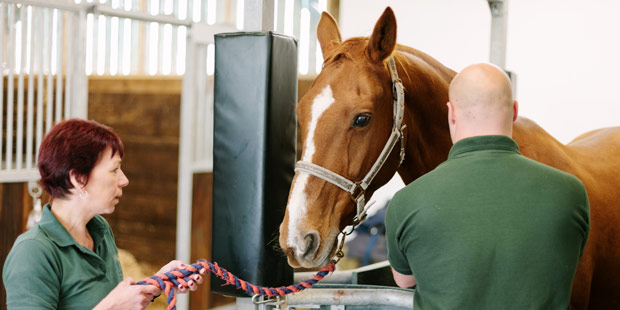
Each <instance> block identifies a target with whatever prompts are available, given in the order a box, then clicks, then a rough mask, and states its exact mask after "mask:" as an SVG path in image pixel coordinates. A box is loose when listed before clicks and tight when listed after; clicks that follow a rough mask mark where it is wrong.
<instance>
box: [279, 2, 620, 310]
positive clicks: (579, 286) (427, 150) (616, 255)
mask: <svg viewBox="0 0 620 310" xmlns="http://www.w3.org/2000/svg"><path fill="white" fill-rule="evenodd" d="M317 32H318V37H319V41H320V43H321V47H322V50H323V54H324V58H325V63H324V69H323V71H322V72H321V74H320V75H319V76H318V77H317V79H316V80H315V83H314V84H313V86H312V88H311V89H310V91H309V92H308V94H307V95H306V96H304V98H302V100H300V103H299V106H298V109H297V114H298V119H299V122H300V128H301V135H302V139H303V140H305V141H304V149H303V151H302V156H305V157H306V158H305V159H304V160H307V161H311V162H313V163H315V164H318V165H321V166H323V167H325V168H327V169H330V170H332V171H334V172H336V173H338V174H340V175H342V176H345V177H347V178H350V179H352V180H359V179H360V178H361V177H363V175H364V174H365V173H366V172H367V171H368V170H369V169H370V166H372V164H373V163H374V161H375V160H376V158H377V157H378V156H379V152H380V151H381V148H382V147H383V145H384V143H385V141H386V140H387V137H388V136H389V133H390V128H391V127H390V126H391V122H392V118H391V117H392V94H391V81H390V77H389V73H388V71H387V67H386V65H385V60H386V59H387V58H388V57H389V56H392V57H394V59H395V61H396V64H397V70H398V73H399V75H400V78H401V79H402V83H403V85H404V88H405V100H406V102H405V116H404V120H403V123H404V124H406V125H407V129H406V132H405V136H406V139H405V140H406V142H405V150H406V152H405V160H404V162H403V163H402V165H401V166H400V167H398V152H396V151H393V152H392V154H391V155H390V157H389V158H388V161H387V162H386V164H385V165H384V167H383V169H382V170H381V171H380V173H379V174H378V175H377V177H376V178H375V181H374V182H373V183H372V184H371V186H370V187H369V189H368V191H367V194H368V195H372V193H373V192H374V191H375V190H376V189H377V188H379V187H380V186H382V185H383V184H385V183H386V182H387V181H388V180H389V179H390V177H391V176H392V175H393V174H394V172H396V171H398V173H399V174H400V176H401V177H402V179H403V181H404V182H405V183H407V184H408V183H410V182H412V181H413V180H415V179H417V178H418V177H420V176H421V175H423V174H425V173H427V172H429V171H431V170H432V169H434V168H435V167H436V166H437V165H438V164H440V163H441V162H443V161H445V160H446V158H447V156H448V152H449V150H450V147H451V146H452V142H451V140H450V133H449V129H448V122H447V108H446V102H447V101H448V86H449V83H450V81H451V80H452V78H453V77H454V75H455V72H454V71H452V70H450V69H448V68H446V67H444V66H443V65H442V64H440V63H439V62H438V61H436V60H435V59H433V58H432V57H430V56H428V55H426V54H424V53H422V52H420V51H418V50H416V49H413V48H409V47H406V46H402V45H396V21H395V18H394V15H393V12H392V11H391V9H389V8H388V9H386V12H385V13H384V14H383V15H382V16H381V18H380V19H379V21H378V22H377V25H376V26H375V29H374V31H373V34H372V36H371V37H370V38H353V39H349V40H347V41H345V42H342V41H341V39H340V34H339V31H338V28H337V25H336V24H335V22H334V20H333V19H332V18H331V16H329V15H328V14H324V15H323V17H322V19H321V22H320V23H319V28H318V30H317ZM327 90H329V91H327ZM327 95H331V97H330V98H331V99H330V100H331V101H329V100H328V101H327V102H329V104H327V105H325V106H327V108H325V109H324V110H323V111H322V114H317V113H316V111H317V110H316V108H315V107H316V106H317V105H318V104H319V103H320V101H321V100H319V98H323V97H325V96H327ZM322 102H325V101H322ZM313 113H314V114H313ZM360 114H367V115H371V117H372V122H371V124H370V125H368V126H366V127H363V128H357V127H356V126H351V121H349V120H350V119H352V120H355V117H356V116H359V115H360ZM558 114H561V113H558ZM313 115H314V116H313ZM312 122H314V123H313V124H312ZM513 138H514V139H515V140H516V141H517V143H518V144H519V147H520V150H521V153H522V154H523V155H525V156H527V157H529V158H532V159H534V160H537V161H540V162H542V163H545V164H547V165H550V166H553V167H556V168H558V169H561V170H563V171H566V172H568V173H571V174H573V175H575V176H577V177H578V178H579V179H581V180H582V181H583V183H584V184H585V186H586V189H587V191H588V195H589V199H590V209H591V227H590V236H589V240H588V243H587V245H586V249H585V251H584V254H583V257H582V259H581V261H580V264H579V267H578V270H577V274H576V277H575V281H574V285H573V300H572V306H573V308H576V309H620V280H619V279H620V196H619V195H618V193H620V127H614V128H606V129H599V130H595V131H592V132H589V133H586V134H584V135H582V136H580V137H578V138H577V139H575V140H574V141H572V142H571V143H569V144H567V145H563V144H561V143H560V142H558V141H557V140H555V139H554V138H553V137H552V136H550V135H549V134H548V133H547V132H545V131H544V130H543V129H542V128H541V127H539V126H538V125H536V124H535V123H534V122H532V121H530V120H528V119H525V118H521V117H520V118H519V119H518V120H517V121H516V122H515V124H514V134H513ZM308 141H310V144H309V142H308ZM371 142H372V143H371ZM397 148H398V147H397ZM309 149H311V151H310V150H309ZM302 178H306V179H304V181H303V182H300V180H301V179H302ZM523 194H524V195H527V193H523ZM300 195H301V196H300ZM299 197H302V198H299ZM300 201H301V202H300ZM293 208H297V209H296V211H293V210H292V209H293ZM300 208H301V209H300ZM354 209H355V206H354V204H353V202H352V201H351V199H350V197H349V195H348V194H347V193H346V192H344V191H342V190H341V189H339V188H337V187H335V186H333V185H331V184H329V183H326V182H325V181H323V180H320V179H316V178H308V176H303V175H301V174H300V173H298V174H296V175H295V178H294V181H293V185H292V187H291V194H290V196H289V205H288V206H287V212H286V215H285V218H284V221H283V223H282V225H281V228H280V245H281V247H282V249H283V250H284V252H285V254H286V255H287V256H288V258H289V263H290V264H291V265H293V266H304V267H315V266H319V265H322V264H324V263H325V262H326V259H329V257H331V255H333V253H334V251H335V244H336V236H337V234H338V232H339V231H340V230H341V229H343V228H344V227H345V226H346V225H347V224H348V223H350V221H351V218H352V217H353V215H354ZM300 210H301V211H300ZM293 213H296V214H297V215H293ZM300 217H301V218H303V220H299V218H300ZM294 218H298V220H297V221H296V222H295V221H294V220H293V219H294ZM325 219H327V220H325ZM293 230H294V234H293V232H292V231H293ZM464 285H466V283H464Z"/></svg>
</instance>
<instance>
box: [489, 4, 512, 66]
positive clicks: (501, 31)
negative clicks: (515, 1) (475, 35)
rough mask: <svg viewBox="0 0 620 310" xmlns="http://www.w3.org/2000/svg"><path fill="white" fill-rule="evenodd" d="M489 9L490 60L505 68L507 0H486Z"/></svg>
mask: <svg viewBox="0 0 620 310" xmlns="http://www.w3.org/2000/svg"><path fill="white" fill-rule="evenodd" d="M488 2H489V9H490V10H491V16H492V19H491V51H490V62H491V63H493V64H495V65H497V66H498V67H500V68H502V69H505V68H506V35H507V32H508V10H507V8H508V0H488Z"/></svg>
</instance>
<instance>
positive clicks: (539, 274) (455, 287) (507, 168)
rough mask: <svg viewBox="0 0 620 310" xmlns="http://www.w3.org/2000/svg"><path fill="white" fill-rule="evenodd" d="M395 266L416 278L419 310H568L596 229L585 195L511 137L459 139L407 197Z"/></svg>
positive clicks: (396, 218) (393, 239)
mask: <svg viewBox="0 0 620 310" xmlns="http://www.w3.org/2000/svg"><path fill="white" fill-rule="evenodd" d="M385 221H386V229H387V232H386V234H387V243H388V259H389V261H390V263H391V264H392V267H393V268H394V269H395V270H396V271H398V272H400V273H402V274H406V275H411V274H413V275H414V277H415V278H416V280H417V283H418V284H417V287H416V292H415V294H414V309H416V310H418V309H568V308H569V302H570V295H571V286H572V281H573V277H574V275H575V270H576V268H577V262H578V261H579V258H580V257H581V254H582V253H583V249H584V246H585V243H586V240H587V238H588V232H589V222H590V221H589V203H588V197H587V194H586V191H585V188H584V186H583V184H582V183H581V181H579V180H578V179H577V178H575V177H574V176H572V175H570V174H567V173H564V172H561V171H559V170H557V169H554V168H551V167H549V166H546V165H543V164H541V163H538V162H535V161H533V160H530V159H528V158H526V157H524V156H522V155H521V154H520V153H519V148H518V146H517V144H516V142H515V141H514V140H512V139H510V138H508V137H505V136H482V137H473V138H468V139H463V140H460V141H458V142H457V143H456V144H455V145H454V146H453V147H452V149H451V150H450V154H449V156H448V160H447V161H446V162H444V163H442V164H441V165H439V166H438V167H437V168H436V169H435V170H433V171H431V172H429V173H428V174H426V175H424V176H422V177H420V178H419V179H417V180H416V181H414V182H413V183H411V184H409V185H408V186H407V187H405V188H404V189H402V190H401V191H399V192H398V193H397V194H396V195H395V196H394V198H393V199H392V200H391V202H390V204H389V207H388V209H387V214H386V220H385Z"/></svg>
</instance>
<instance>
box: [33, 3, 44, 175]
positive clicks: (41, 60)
mask: <svg viewBox="0 0 620 310" xmlns="http://www.w3.org/2000/svg"><path fill="white" fill-rule="evenodd" d="M37 12H39V14H37V20H38V23H37V26H38V27H37V29H36V34H37V36H36V38H35V41H36V42H37V46H38V48H37V58H38V59H39V61H38V66H37V69H38V70H39V76H38V79H37V82H38V83H37V125H36V127H37V129H36V132H37V135H36V142H35V158H34V162H35V164H36V162H37V158H38V157H39V146H40V145H41V140H43V92H44V91H43V75H44V74H45V72H44V63H45V60H44V56H43V55H45V54H44V53H43V50H44V49H45V48H46V46H45V44H46V43H45V39H44V38H45V37H46V36H45V35H44V33H45V25H46V22H45V21H46V20H45V19H44V18H43V15H44V10H43V9H39V10H37ZM42 41H43V42H42ZM35 166H36V165H35Z"/></svg>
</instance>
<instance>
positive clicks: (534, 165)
mask: <svg viewBox="0 0 620 310" xmlns="http://www.w3.org/2000/svg"><path fill="white" fill-rule="evenodd" d="M520 157H521V159H522V160H523V162H524V167H525V166H529V170H530V171H533V173H536V174H538V175H539V176H542V177H544V179H543V180H541V181H544V182H547V183H548V182H551V181H555V182H557V183H558V184H559V185H562V186H572V187H573V188H575V189H583V190H585V187H584V185H583V182H581V180H580V179H579V178H577V177H576V176H575V175H573V174H570V173H568V172H566V171H562V170H560V169H558V168H555V167H552V166H549V165H546V164H543V163H541V162H539V161H536V160H533V159H531V158H528V157H525V156H520Z"/></svg>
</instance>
